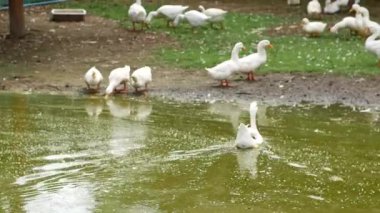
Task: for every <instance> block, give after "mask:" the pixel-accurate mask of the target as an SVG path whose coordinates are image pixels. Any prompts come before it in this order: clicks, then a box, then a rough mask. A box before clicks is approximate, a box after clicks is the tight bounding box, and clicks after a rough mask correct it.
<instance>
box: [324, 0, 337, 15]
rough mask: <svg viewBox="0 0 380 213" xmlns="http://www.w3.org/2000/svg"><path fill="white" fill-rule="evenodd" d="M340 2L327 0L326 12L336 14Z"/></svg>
mask: <svg viewBox="0 0 380 213" xmlns="http://www.w3.org/2000/svg"><path fill="white" fill-rule="evenodd" d="M339 10H340V8H339V4H338V1H334V2H331V0H326V2H325V8H324V9H323V11H324V13H327V14H334V13H337V12H339Z"/></svg>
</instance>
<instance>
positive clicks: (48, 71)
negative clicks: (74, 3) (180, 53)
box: [0, 7, 380, 106]
mask: <svg viewBox="0 0 380 213" xmlns="http://www.w3.org/2000/svg"><path fill="white" fill-rule="evenodd" d="M49 11H50V8H49V7H33V8H30V9H27V11H26V13H27V14H26V21H27V28H28V34H27V35H26V36H25V38H23V39H20V40H12V39H6V38H5V35H6V34H7V31H8V13H7V11H2V12H0V34H2V35H4V36H2V38H1V39H0V67H1V70H0V90H5V91H12V92H22V91H32V92H48V93H71V94H73V93H77V94H83V93H84V91H85V84H84V82H83V75H84V73H85V72H86V70H88V69H89V68H90V67H91V66H94V65H96V66H97V67H98V68H99V69H100V70H101V71H102V72H103V75H104V77H105V81H104V82H103V84H102V91H104V88H105V87H106V86H107V83H108V81H107V76H108V74H109V72H110V70H112V69H113V68H116V67H119V66H124V65H125V64H129V65H131V67H132V68H137V67H140V66H143V65H149V66H151V67H152V68H153V82H152V83H151V85H150V90H149V95H150V96H155V97H164V98H170V99H175V100H180V101H213V100H225V101H243V102H244V101H250V100H253V99H255V100H261V101H266V102H275V103H277V104H295V103H300V102H311V103H318V104H334V103H343V104H348V105H356V106H378V105H380V76H362V77H347V76H338V75H333V74H305V73H291V70H290V72H289V73H286V74H265V75H264V74H260V73H258V74H257V76H256V78H257V81H255V82H247V81H245V80H243V76H242V77H241V78H239V77H237V79H235V80H233V81H232V85H233V86H232V87H230V88H219V87H216V85H218V82H215V81H213V80H212V79H211V78H210V77H209V76H208V75H207V73H206V72H205V71H204V70H181V69H173V68H170V67H166V66H165V65H164V64H162V63H160V62H159V61H154V59H153V58H151V56H150V55H151V54H150V52H151V51H152V49H153V48H157V47H158V46H157V45H176V43H175V41H173V40H172V39H171V38H170V37H168V36H166V35H165V34H159V33H154V32H149V31H147V32H132V31H128V30H126V29H123V28H121V27H120V25H119V23H117V22H115V21H112V20H107V19H104V18H100V17H95V16H87V17H86V20H85V21H84V22H71V23H70V22H65V23H63V22H62V23H55V22H51V21H49ZM379 71H380V70H379ZM101 93H102V92H101ZM130 94H131V93H130ZM100 95H101V94H100ZM131 95H134V94H131Z"/></svg>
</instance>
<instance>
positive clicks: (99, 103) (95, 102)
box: [85, 99, 104, 117]
mask: <svg viewBox="0 0 380 213" xmlns="http://www.w3.org/2000/svg"><path fill="white" fill-rule="evenodd" d="M103 106H104V102H103V100H102V99H90V100H88V101H87V102H86V105H85V109H86V112H87V114H88V116H90V117H98V116H99V115H100V113H102V111H103Z"/></svg>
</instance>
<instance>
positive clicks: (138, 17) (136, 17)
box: [128, 0, 148, 31]
mask: <svg viewBox="0 0 380 213" xmlns="http://www.w3.org/2000/svg"><path fill="white" fill-rule="evenodd" d="M128 16H129V18H130V19H131V21H132V25H133V31H136V26H135V24H136V23H140V24H141V30H143V28H144V25H145V26H146V27H148V25H147V24H146V22H145V19H146V11H145V8H144V7H143V6H142V5H141V0H136V2H135V3H133V4H132V5H131V6H130V7H129V10H128Z"/></svg>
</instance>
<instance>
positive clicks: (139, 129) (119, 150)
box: [107, 99, 152, 157]
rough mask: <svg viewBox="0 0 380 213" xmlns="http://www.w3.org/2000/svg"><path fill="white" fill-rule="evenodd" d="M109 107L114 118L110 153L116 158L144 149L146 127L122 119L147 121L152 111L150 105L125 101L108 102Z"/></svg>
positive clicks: (111, 124)
mask: <svg viewBox="0 0 380 213" xmlns="http://www.w3.org/2000/svg"><path fill="white" fill-rule="evenodd" d="M107 106H108V109H109V111H110V113H111V115H112V116H113V117H114V118H113V120H112V122H111V123H110V126H111V139H110V141H109V153H111V154H112V155H114V156H118V157H120V156H123V155H126V154H127V153H128V152H129V151H130V150H133V149H138V148H142V147H143V144H141V142H143V141H144V140H145V137H146V131H147V130H146V127H145V126H144V125H141V124H139V123H135V122H130V121H128V120H124V119H120V118H128V117H131V118H132V119H134V118H137V119H138V120H141V121H143V120H145V119H147V117H148V116H149V114H150V113H151V111H152V106H151V105H150V104H149V103H148V104H146V103H144V104H141V105H140V104H132V103H130V102H128V101H125V100H124V101H123V100H111V99H110V100H107Z"/></svg>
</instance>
